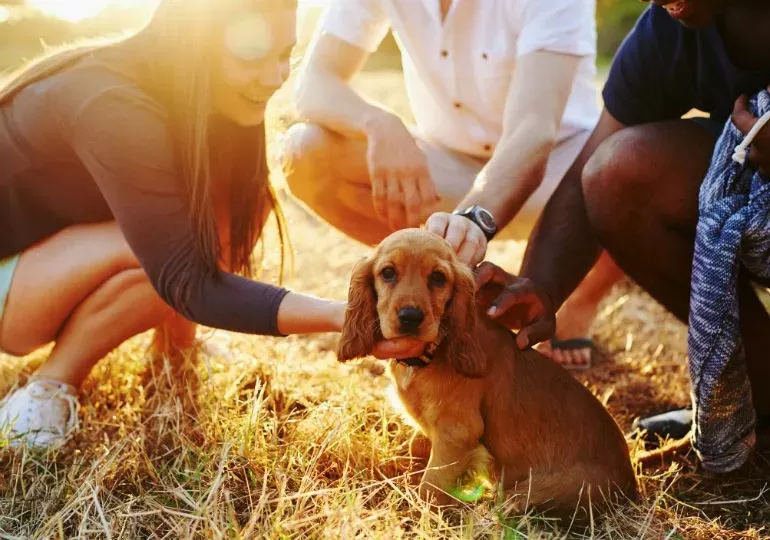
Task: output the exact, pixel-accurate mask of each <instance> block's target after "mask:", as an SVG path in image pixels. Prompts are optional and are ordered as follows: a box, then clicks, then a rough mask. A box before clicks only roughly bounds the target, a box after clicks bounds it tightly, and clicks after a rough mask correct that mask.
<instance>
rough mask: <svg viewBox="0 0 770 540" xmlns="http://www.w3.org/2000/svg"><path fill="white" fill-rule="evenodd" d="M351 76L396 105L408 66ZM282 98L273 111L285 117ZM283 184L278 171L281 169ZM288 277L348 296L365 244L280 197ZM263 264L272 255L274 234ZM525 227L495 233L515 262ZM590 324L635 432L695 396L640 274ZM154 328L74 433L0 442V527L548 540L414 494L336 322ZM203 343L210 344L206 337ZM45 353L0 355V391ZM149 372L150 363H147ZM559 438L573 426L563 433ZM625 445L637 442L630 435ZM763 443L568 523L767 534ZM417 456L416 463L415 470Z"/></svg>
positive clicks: (490, 509)
mask: <svg viewBox="0 0 770 540" xmlns="http://www.w3.org/2000/svg"><path fill="white" fill-rule="evenodd" d="M361 84H362V86H363V87H364V88H366V89H367V90H368V91H369V93H370V95H375V96H377V97H378V98H380V99H383V100H385V101H387V102H388V104H389V105H390V106H391V107H393V108H395V109H397V110H401V111H403V110H404V103H405V101H404V95H403V89H402V88H401V86H400V79H399V77H398V76H397V75H394V74H392V73H374V74H369V75H367V76H365V77H363V78H362V80H361ZM289 115H290V112H288V109H287V108H286V103H285V99H279V100H278V101H277V107H276V108H275V110H274V111H273V113H272V122H273V125H274V126H276V129H275V131H274V135H276V137H274V138H275V139H276V141H275V142H280V140H279V139H280V137H279V135H280V127H281V126H282V125H283V124H284V122H285V120H286V118H288V116H289ZM279 183H280V182H279ZM286 208H287V212H288V216H289V219H290V221H291V231H292V239H293V242H294V248H295V252H296V264H295V267H296V272H295V275H294V276H293V277H292V278H291V279H289V281H288V285H289V286H290V287H292V288H294V289H295V290H301V291H307V292H311V293H315V294H318V295H321V296H328V297H332V298H344V296H345V293H346V290H347V280H348V275H349V272H350V270H351V267H352V265H353V263H354V262H355V261H356V260H357V259H358V258H359V257H360V256H362V255H363V254H364V253H366V251H367V248H364V247H362V246H360V245H358V244H356V243H354V242H352V241H350V240H348V239H346V238H344V237H343V236H342V235H340V234H339V233H337V232H336V231H334V230H332V229H330V228H329V227H328V226H326V225H325V224H322V223H320V222H318V221H316V220H315V219H314V218H313V217H312V216H310V215H309V214H307V213H306V212H305V211H304V210H302V209H301V208H299V207H298V206H296V205H294V204H291V203H287V205H286ZM267 246H268V250H267V254H266V258H265V263H264V266H265V272H266V275H267V276H273V275H274V272H275V268H276V266H277V250H276V249H275V247H276V243H275V242H274V239H268V242H267ZM523 247H524V246H523V245H522V244H521V243H517V242H513V241H509V242H498V243H496V244H495V245H493V247H492V249H491V251H492V253H491V259H492V260H494V261H495V262H497V263H499V264H501V265H503V266H505V267H506V268H511V269H515V268H517V267H518V263H519V261H520V259H521V256H522V254H523ZM595 335H596V337H597V339H598V341H599V343H600V344H601V346H602V347H603V348H604V349H605V351H606V352H607V355H606V356H607V358H606V360H605V361H603V362H601V363H600V364H599V365H598V366H597V367H596V368H595V369H594V370H592V371H591V372H590V373H587V374H581V375H578V377H579V378H580V379H581V380H582V381H584V382H585V384H586V385H587V386H588V387H589V388H590V389H591V390H592V391H594V392H595V394H596V395H597V396H599V398H600V399H602V400H603V402H604V403H606V405H607V407H608V408H609V410H610V411H611V412H612V413H613V415H614V416H615V418H616V419H617V420H618V422H619V423H620V424H621V426H622V427H623V429H624V430H626V431H628V430H629V427H630V422H631V420H632V419H633V417H634V416H635V415H640V414H646V413H650V412H656V411H659V410H662V409H666V408H668V407H672V406H681V405H685V404H687V403H688V379H687V374H686V368H685V351H684V343H685V332H684V328H683V327H682V326H681V325H680V324H679V323H677V322H676V321H675V320H673V318H672V317H671V316H669V315H667V314H666V313H665V312H664V311H663V310H662V309H661V308H660V307H659V306H657V305H656V304H655V303H654V302H652V301H651V300H650V299H649V298H648V297H646V296H645V295H644V294H642V293H640V292H639V291H638V290H637V289H636V288H635V287H633V286H632V285H628V284H627V285H623V286H620V287H618V288H617V289H616V290H615V291H613V293H612V294H611V295H610V297H609V298H607V300H606V302H605V304H604V312H603V314H602V316H601V317H600V319H599V321H598V322H597V325H596V327H595ZM148 337H149V336H148V335H143V336H139V337H137V338H135V339H132V340H131V341H129V342H127V343H126V344H124V345H123V346H122V347H120V348H119V349H118V350H117V351H114V352H113V353H112V354H110V355H109V356H108V357H107V358H105V359H104V360H103V361H102V362H101V363H100V364H99V365H98V366H97V368H96V369H95V370H94V372H93V373H92V375H91V377H90V378H89V379H88V381H87V382H86V384H85V387H84V388H83V391H82V410H81V420H82V422H81V425H82V430H81V431H80V432H79V433H78V435H77V436H76V437H75V438H74V440H72V441H71V443H70V444H68V445H67V446H66V447H65V448H64V449H62V450H61V451H59V452H55V453H50V454H48V455H45V454H35V453H31V452H26V451H10V450H3V451H0V538H3V539H6V538H8V539H10V538H28V537H39V538H72V537H88V538H190V537H196V538H223V537H226V538H250V537H268V538H352V537H357V538H358V537H361V538H407V537H408V538H479V537H494V538H552V537H560V536H565V535H567V534H568V531H566V530H565V529H564V528H560V529H559V528H556V527H555V526H554V525H553V524H551V523H549V522H547V521H545V520H543V519H539V518H537V517H536V516H525V517H517V518H511V517H509V518H504V517H502V516H500V515H499V514H498V512H496V508H495V504H494V501H487V502H484V503H480V504H478V505H474V506H468V507H467V508H465V509H463V510H462V511H450V512H443V513H434V512H430V511H428V510H427V509H426V508H425V506H424V505H423V504H421V503H420V502H419V501H418V499H417V497H416V493H415V489H414V485H413V480H414V479H415V475H414V472H413V471H412V470H411V468H410V463H409V461H408V459H407V458H406V456H407V455H408V452H407V443H408V440H409V437H410V436H411V434H412V428H411V427H410V426H409V425H408V424H407V423H406V422H405V421H404V420H403V419H402V418H401V416H400V415H399V413H398V411H397V410H396V408H395V407H394V406H393V405H392V404H391V402H390V401H389V400H388V399H387V397H386V396H387V388H388V381H387V380H386V377H385V376H384V375H383V369H382V366H381V365H379V364H377V363H375V362H364V363H362V364H360V365H357V366H341V365H338V364H337V363H336V361H335V358H334V353H333V350H334V345H335V342H336V336H327V335H323V336H314V337H289V338H286V339H273V338H263V337H249V336H239V335H231V334H226V333H223V332H218V333H216V334H213V335H212V336H211V337H210V343H211V344H214V345H216V347H218V349H219V350H220V351H225V352H226V354H219V353H218V352H217V351H216V350H213V351H212V350H209V351H208V352H207V353H203V354H201V355H200V359H199V362H198V363H197V364H196V365H195V366H194V369H193V370H192V371H191V372H189V373H187V375H186V376H185V377H177V376H172V375H171V374H170V372H169V371H168V370H157V369H156V370H150V369H149V367H150V365H151V362H150V361H149V359H148V357H147V355H146V353H145V347H146V345H147V342H148ZM210 349H216V348H215V347H211V348H210ZM44 356H45V351H40V352H39V353H37V354H35V355H33V356H31V357H29V358H24V359H13V358H10V357H2V356H0V381H1V382H0V395H2V394H4V393H5V391H6V390H8V389H9V388H10V387H11V386H12V385H14V384H15V383H17V382H19V381H23V380H24V378H25V377H26V376H27V374H28V373H30V372H31V371H32V370H33V369H34V368H35V366H36V365H37V364H38V363H39V362H40V361H41V360H42V358H44ZM148 374H149V375H148ZM564 444H569V441H564ZM629 444H631V446H632V450H633V452H634V453H635V454H636V453H637V452H638V451H639V450H640V449H639V448H638V447H637V446H636V445H635V444H634V443H633V442H631V441H629ZM766 457H767V456H765V458H759V459H758V460H757V461H758V463H757V464H756V465H754V466H753V467H752V468H751V470H750V471H748V472H745V473H742V474H740V475H732V476H729V477H719V478H714V477H711V476H710V475H708V474H706V473H704V472H703V471H701V470H699V468H698V466H697V463H696V460H695V459H694V458H693V457H692V456H684V457H680V458H677V459H676V460H675V461H674V462H673V463H669V464H665V465H663V466H661V467H660V468H658V469H648V470H645V471H640V475H639V477H640V482H641V487H642V491H643V502H642V503H641V504H640V505H639V506H637V507H630V506H626V507H618V508H617V509H616V510H615V512H614V513H613V515H610V516H607V517H605V518H600V519H597V520H596V522H595V523H594V524H593V526H592V528H591V529H589V530H587V531H571V532H569V535H570V536H574V537H595V538H704V539H705V538H744V537H746V538H760V537H763V536H764V537H767V535H768V534H769V533H768V528H767V526H766V525H765V524H766V523H767V522H768V520H770V511H769V510H768V500H769V497H768V495H767V494H766V493H765V487H766V484H767V481H768V478H769V477H770V474H769V473H770V466H768V463H767V459H766ZM410 472H411V473H412V474H411V475H410Z"/></svg>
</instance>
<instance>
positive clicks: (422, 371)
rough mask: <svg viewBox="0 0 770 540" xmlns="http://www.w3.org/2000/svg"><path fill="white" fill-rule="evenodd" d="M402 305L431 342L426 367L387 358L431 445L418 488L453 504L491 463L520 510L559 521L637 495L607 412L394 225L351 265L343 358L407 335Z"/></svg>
mask: <svg viewBox="0 0 770 540" xmlns="http://www.w3.org/2000/svg"><path fill="white" fill-rule="evenodd" d="M405 307H406V308H411V309H418V310H420V311H421V312H423V313H424V320H423V321H422V323H421V324H420V326H419V328H418V329H416V330H415V329H414V328H410V329H409V332H406V333H408V334H411V335H414V336H417V337H419V338H420V339H421V340H423V341H425V342H426V343H431V342H433V343H438V349H437V350H436V353H435V356H434V358H433V361H432V362H431V363H430V364H429V365H427V366H426V367H408V366H406V365H404V364H402V363H399V362H397V361H391V363H390V372H391V375H392V377H393V378H394V380H395V382H396V386H397V388H398V394H399V397H400V399H401V400H402V402H403V405H404V406H405V408H406V410H407V411H408V413H409V414H410V415H411V416H412V418H413V419H414V420H415V422H416V423H417V424H418V425H419V426H420V428H421V429H422V431H423V433H424V434H425V435H426V436H427V438H428V439H430V441H431V452H430V459H429V461H428V467H427V470H426V472H425V473H424V475H423V478H422V481H421V483H420V492H421V493H422V494H423V495H424V496H426V497H429V498H432V499H434V500H435V501H436V502H437V503H439V504H447V503H450V502H451V500H452V498H451V497H449V496H448V495H447V493H446V492H447V490H452V489H454V488H456V487H457V485H458V482H459V481H460V479H461V478H463V477H467V475H468V474H473V473H474V472H476V471H481V470H483V469H486V468H488V470H489V471H490V474H491V476H492V480H493V481H494V482H500V481H502V487H503V489H504V490H505V493H506V495H507V496H508V497H510V499H509V500H510V501H511V504H512V509H513V510H515V511H523V510H524V509H525V508H528V507H533V508H535V509H537V510H538V511H542V512H548V513H553V514H555V515H560V516H565V517H566V516H569V515H572V514H573V513H574V512H575V511H576V510H577V509H580V508H582V509H586V508H587V507H588V505H589V503H590V505H591V506H592V507H593V508H594V509H597V508H598V509H601V508H602V507H603V506H604V505H605V503H606V502H607V501H608V500H609V499H610V497H609V496H610V495H617V494H623V495H624V496H625V497H627V498H630V499H634V498H635V497H636V493H637V491H636V489H637V488H636V480H635V476H634V472H633V470H632V467H631V463H630V459H629V452H628V447H627V445H626V442H625V440H624V438H623V435H622V434H621V432H620V430H619V428H618V426H617V424H616V423H615V422H614V420H613V419H612V417H611V416H610V415H609V413H608V412H607V410H606V409H605V408H604V407H603V406H602V405H601V403H599V401H598V400H597V399H596V398H595V397H594V396H593V395H592V394H591V393H590V392H589V391H588V390H587V389H586V388H584V387H583V386H582V385H581V384H580V383H578V382H577V381H576V380H575V379H574V378H573V377H572V376H571V375H570V374H569V373H568V372H567V371H566V370H564V369H563V368H561V367H560V366H558V365H556V364H555V363H554V362H552V361H551V360H549V359H548V358H546V357H545V356H543V355H541V354H539V353H538V352H536V351H534V350H531V349H529V350H525V351H522V350H519V349H518V348H517V347H516V344H515V337H514V335H513V334H512V333H511V332H510V331H509V330H507V329H505V328H503V327H502V326H501V325H499V324H497V323H496V322H494V321H492V320H491V319H489V318H488V317H487V316H486V315H484V314H483V312H482V311H480V309H479V308H478V307H477V306H476V302H475V283H474V279H473V274H472V273H471V271H470V269H468V268H467V267H466V266H464V265H462V264H460V263H459V262H458V260H457V259H456V257H455V254H454V252H453V250H452V249H451V247H450V246H449V244H448V243H447V242H446V241H444V240H443V239H441V238H439V237H438V236H436V235H433V234H431V233H428V232H426V231H423V230H420V229H408V230H403V231H399V232H397V233H394V234H392V235H391V236H389V237H388V238H386V239H385V240H384V241H383V242H382V243H381V244H380V245H379V247H378V248H377V250H376V252H375V254H374V255H373V257H371V258H370V259H368V260H365V261H363V262H361V263H359V265H358V266H357V267H356V268H355V270H354V272H353V276H352V279H351V284H350V292H349V306H348V312H347V315H346V321H345V325H344V329H343V333H342V339H341V341H340V346H339V350H338V359H339V360H340V361H347V360H351V359H354V358H359V357H363V356H366V355H367V354H369V353H370V352H371V351H372V348H373V346H374V344H375V342H376V341H378V340H381V339H383V338H387V339H389V338H395V337H398V336H402V335H404V334H405V332H404V330H403V325H400V322H399V316H398V315H399V311H400V310H402V309H403V308H405Z"/></svg>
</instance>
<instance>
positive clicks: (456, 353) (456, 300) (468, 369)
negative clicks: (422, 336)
mask: <svg viewBox="0 0 770 540" xmlns="http://www.w3.org/2000/svg"><path fill="white" fill-rule="evenodd" d="M445 317H446V320H447V322H446V325H447V336H446V339H447V341H448V348H449V350H448V353H449V358H450V361H451V362H452V363H453V365H454V367H455V369H456V370H457V372H458V373H460V374H461V375H464V376H466V377H471V378H477V377H482V376H484V374H485V373H486V371H487V357H486V355H485V354H484V349H483V348H482V347H481V343H479V341H478V337H477V335H478V334H477V332H476V324H477V315H476V283H475V281H474V279H473V273H472V272H471V271H470V269H469V268H468V267H466V266H465V265H463V264H456V265H455V284H454V294H453V296H452V299H451V300H450V303H449V306H448V313H447V314H446V315H445Z"/></svg>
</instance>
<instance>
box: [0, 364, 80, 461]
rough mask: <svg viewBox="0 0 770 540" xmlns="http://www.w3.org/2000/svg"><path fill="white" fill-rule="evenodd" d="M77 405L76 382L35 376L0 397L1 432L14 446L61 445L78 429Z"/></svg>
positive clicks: (38, 446) (50, 446) (45, 446)
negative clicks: (73, 384) (68, 382)
mask: <svg viewBox="0 0 770 540" xmlns="http://www.w3.org/2000/svg"><path fill="white" fill-rule="evenodd" d="M78 408H79V403H78V398H77V391H76V390H75V388H74V387H73V386H70V385H69V384H64V383H60V382H58V381H52V380H38V379H33V380H31V381H29V382H28V383H27V385H26V386H24V387H22V388H19V389H18V390H16V391H14V392H11V393H10V394H9V395H8V396H6V397H5V399H3V400H2V401H0V434H2V435H3V438H7V439H8V444H9V445H10V446H12V447H18V446H22V445H24V444H26V445H27V446H31V447H37V448H58V447H60V446H61V445H63V444H64V443H66V442H67V441H68V440H69V438H70V436H71V435H72V433H74V432H75V431H76V430H77V429H78V427H79V423H78Z"/></svg>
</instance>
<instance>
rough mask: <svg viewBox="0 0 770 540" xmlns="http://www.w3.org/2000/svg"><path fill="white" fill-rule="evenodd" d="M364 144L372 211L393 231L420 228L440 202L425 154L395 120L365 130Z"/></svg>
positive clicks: (394, 118) (387, 118)
mask: <svg viewBox="0 0 770 540" xmlns="http://www.w3.org/2000/svg"><path fill="white" fill-rule="evenodd" d="M367 144H368V150H367V156H366V159H367V164H368V167H369V178H371V181H372V201H373V203H374V209H375V211H376V212H377V214H378V215H379V216H380V218H382V219H383V220H384V221H386V222H387V223H388V225H389V226H390V228H391V229H393V230H398V229H403V228H405V227H419V226H420V224H421V223H422V222H423V220H424V219H425V218H427V217H428V216H429V215H430V213H431V212H433V210H434V209H435V207H436V203H437V202H438V201H439V196H438V192H437V191H436V186H435V185H434V183H433V180H432V179H431V177H430V173H429V171H428V162H427V159H426V158H425V154H423V152H422V150H420V149H419V147H418V146H417V143H416V141H415V140H414V137H412V135H411V133H409V130H407V129H406V126H404V124H403V122H401V120H400V119H398V118H397V117H395V116H388V117H385V119H382V120H380V121H379V122H378V123H377V125H376V126H374V127H372V128H371V129H369V130H367Z"/></svg>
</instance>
